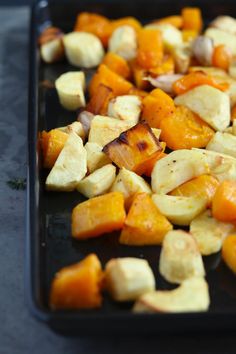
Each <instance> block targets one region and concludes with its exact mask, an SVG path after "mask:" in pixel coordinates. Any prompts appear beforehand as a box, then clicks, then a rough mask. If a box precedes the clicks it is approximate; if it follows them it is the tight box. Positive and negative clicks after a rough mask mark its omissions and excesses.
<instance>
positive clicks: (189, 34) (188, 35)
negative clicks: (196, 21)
mask: <svg viewBox="0 0 236 354" xmlns="http://www.w3.org/2000/svg"><path fill="white" fill-rule="evenodd" d="M197 36H198V32H197V31H194V30H183V31H182V38H183V41H184V42H190V41H192V40H193V39H195V38H196V37H197Z"/></svg>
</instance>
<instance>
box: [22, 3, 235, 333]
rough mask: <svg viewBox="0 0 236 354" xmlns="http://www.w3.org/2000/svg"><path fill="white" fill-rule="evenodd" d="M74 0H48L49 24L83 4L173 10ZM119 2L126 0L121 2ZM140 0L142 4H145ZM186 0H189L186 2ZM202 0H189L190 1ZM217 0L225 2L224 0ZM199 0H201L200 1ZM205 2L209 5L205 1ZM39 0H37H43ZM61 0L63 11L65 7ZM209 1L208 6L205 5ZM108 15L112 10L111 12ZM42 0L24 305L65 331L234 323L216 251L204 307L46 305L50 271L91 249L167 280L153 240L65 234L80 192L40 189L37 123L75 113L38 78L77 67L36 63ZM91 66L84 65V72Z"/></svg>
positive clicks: (47, 124)
mask: <svg viewBox="0 0 236 354" xmlns="http://www.w3.org/2000/svg"><path fill="white" fill-rule="evenodd" d="M121 3H122V1H119V2H112V4H111V3H110V4H109V5H108V1H100V2H99V5H98V4H97V3H96V1H85V2H80V3H79V4H78V2H77V1H66V5H65V1H57V2H53V1H52V2H51V3H50V8H49V10H50V11H49V12H50V15H51V18H52V22H53V24H54V25H56V26H59V27H60V28H62V29H63V30H65V31H69V30H72V28H73V24H74V20H75V17H76V14H77V13H78V12H79V11H83V10H88V11H94V12H99V13H102V14H105V15H106V16H108V17H121V16H125V15H126V16H127V15H134V16H135V17H137V18H139V19H141V20H144V21H147V20H149V19H150V20H151V19H153V18H157V17H161V16H165V15H168V14H172V13H173V12H176V13H177V12H178V11H179V9H180V8H181V4H179V6H178V7H176V9H175V11H174V10H173V6H172V2H169V1H156V2H155V3H152V8H150V7H148V6H147V5H148V4H149V2H146V1H136V2H129V3H128V4H127V6H121ZM123 3H124V4H125V2H123ZM144 3H145V6H144ZM186 3H188V4H189V5H191V3H192V2H191V1H188V2H186ZM199 3H201V4H203V1H202V2H199V1H198V2H194V4H197V5H198V4H199ZM223 3H224V4H223ZM204 4H205V3H204ZM207 4H208V5H207ZM207 4H205V5H204V7H203V10H204V11H205V12H206V13H208V14H209V11H210V9H212V10H211V17H212V18H213V17H214V16H215V15H216V14H222V13H230V12H231V14H233V12H232V11H233V10H234V14H236V9H234V6H233V2H232V1H230V2H229V1H224V2H217V3H216V4H214V8H213V7H211V6H210V5H209V3H207ZM42 5H43V6H42ZM65 6H66V11H65ZM209 6H210V7H209ZM114 15H115V16H114ZM48 20H49V17H48V8H47V7H45V2H44V1H43V2H39V3H38V4H36V6H35V7H34V8H33V11H32V22H31V46H30V63H31V64H30V65H31V66H30V75H29V78H30V82H29V84H30V85H29V129H28V136H29V169H28V182H29V183H28V210H27V262H26V272H27V282H26V283H27V284H26V286H27V294H28V298H27V301H28V304H29V306H30V308H31V311H32V312H33V313H34V315H36V316H37V317H38V318H40V319H41V320H44V321H46V322H47V323H48V324H49V325H50V326H51V327H52V328H53V329H55V330H56V331H59V332H63V333H66V334H78V332H79V333H80V334H81V333H85V334H91V333H95V334H99V333H106V334H107V333H124V334H130V333H137V332H140V333H152V332H160V331H168V332H170V331H174V332H179V331H191V330H217V329H221V330H222V329H229V328H234V327H235V324H236V301H235V300H236V282H235V277H234V276H233V274H231V272H230V271H229V270H228V269H226V267H225V266H224V264H222V262H221V260H220V254H216V255H213V256H210V257H205V259H204V263H205V266H206V270H207V281H208V283H209V287H210V296H211V306H210V310H209V312H207V313H195V314H178V315H176V314H168V315H167V314H155V315H145V314H144V315H134V314H132V313H131V311H130V309H131V306H132V304H118V303H115V302H113V301H112V300H111V299H109V297H107V296H105V300H104V304H103V307H102V308H101V309H100V310H93V311H58V312H52V311H51V310H50V309H49V308H48V305H47V303H48V301H47V299H48V293H49V288H50V284H51V281H52V278H53V276H54V274H55V272H56V271H58V270H59V269H60V268H62V267H63V266H66V265H69V264H72V263H74V262H77V261H79V260H81V259H82V258H84V257H85V256H86V255H87V254H89V253H91V252H94V253H96V254H97V255H98V257H99V258H100V260H101V262H102V264H103V265H104V264H105V263H106V262H107V261H108V260H109V259H110V258H112V257H124V256H134V257H141V258H146V259H147V260H148V261H149V263H150V265H151V267H152V269H153V271H154V274H155V277H156V282H157V287H158V289H171V288H173V287H172V286H171V285H170V284H168V283H167V282H166V281H165V280H164V279H163V278H162V277H161V276H160V274H159V273H158V260H159V253H160V248H159V247H154V246H152V247H128V246H122V245H120V244H119V243H118V233H112V234H108V235H105V236H102V237H100V238H97V239H93V240H88V241H76V240H72V238H71V232H70V217H71V211H72V209H73V207H74V206H75V205H76V204H78V203H79V202H81V201H83V200H84V197H83V196H81V195H80V194H79V193H77V192H73V193H53V192H51V193H50V192H46V191H45V190H44V181H45V177H46V172H45V171H44V170H42V168H41V165H40V154H39V155H38V153H37V151H38V149H37V146H38V133H39V131H42V130H44V129H45V130H49V129H51V128H55V127H59V126H63V125H66V124H67V123H69V122H72V121H74V120H75V119H76V114H75V113H71V112H68V111H65V110H64V109H63V108H62V107H61V106H60V104H59V101H58V98H57V94H56V91H55V89H53V88H46V87H45V86H44V85H42V83H43V82H45V80H49V81H54V80H55V79H56V78H57V77H58V76H59V75H60V74H61V73H63V72H66V71H68V70H77V69H76V68H75V67H72V66H70V65H69V64H68V63H66V62H62V63H58V64H53V65H45V64H42V63H41V62H40V60H39V57H38V52H37V34H38V33H39V31H40V30H41V29H42V28H43V26H44V25H45V21H48ZM91 73H92V72H91V71H87V72H86V76H87V77H90V76H91V75H90V74H91Z"/></svg>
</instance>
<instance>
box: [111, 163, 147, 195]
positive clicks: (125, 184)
mask: <svg viewBox="0 0 236 354" xmlns="http://www.w3.org/2000/svg"><path fill="white" fill-rule="evenodd" d="M111 191H112V192H121V193H123V195H124V198H125V202H129V200H130V198H132V197H133V196H134V194H135V193H142V192H145V193H148V194H151V193H152V191H151V188H150V187H149V185H148V183H147V182H146V181H145V180H144V179H143V178H142V177H141V176H139V175H137V174H136V173H135V172H132V171H129V170H127V169H126V168H124V167H122V168H121V169H120V171H119V173H118V175H117V176H116V179H115V182H114V183H113V185H112V187H111Z"/></svg>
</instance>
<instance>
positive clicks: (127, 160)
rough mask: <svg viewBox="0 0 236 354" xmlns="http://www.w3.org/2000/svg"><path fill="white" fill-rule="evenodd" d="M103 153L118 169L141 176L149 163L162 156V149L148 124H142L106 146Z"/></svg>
mask: <svg viewBox="0 0 236 354" xmlns="http://www.w3.org/2000/svg"><path fill="white" fill-rule="evenodd" d="M103 152H105V153H106V154H107V155H108V156H109V158H110V159H111V160H112V161H113V162H114V163H115V164H116V165H117V166H118V167H120V168H121V167H125V168H127V169H128V170H130V171H133V172H136V173H137V174H139V175H141V174H143V173H144V172H145V171H146V169H147V166H148V165H149V162H150V161H151V160H153V159H154V157H155V156H158V155H159V154H161V152H162V147H161V145H160V143H159V141H158V139H157V138H156V137H155V135H154V134H153V132H152V130H151V128H150V127H149V126H148V124H146V123H145V122H140V123H138V124H136V125H135V126H134V127H132V128H130V129H128V130H127V131H125V132H123V133H121V134H120V136H119V137H118V138H117V139H115V140H113V141H111V142H110V143H108V144H107V145H105V146H104V148H103Z"/></svg>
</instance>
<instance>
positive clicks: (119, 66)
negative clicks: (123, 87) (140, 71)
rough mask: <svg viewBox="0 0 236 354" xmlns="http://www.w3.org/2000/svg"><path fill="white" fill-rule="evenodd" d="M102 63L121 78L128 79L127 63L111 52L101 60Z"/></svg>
mask: <svg viewBox="0 0 236 354" xmlns="http://www.w3.org/2000/svg"><path fill="white" fill-rule="evenodd" d="M102 63H103V64H105V65H106V66H108V68H109V69H111V70H112V71H114V72H115V73H117V74H118V75H120V76H122V77H123V78H125V79H129V78H130V75H131V71H130V67H129V65H128V63H127V61H126V60H125V59H124V58H122V57H121V56H120V55H118V54H116V53H113V52H108V53H107V54H106V55H105V57H104V58H103V61H102Z"/></svg>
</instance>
